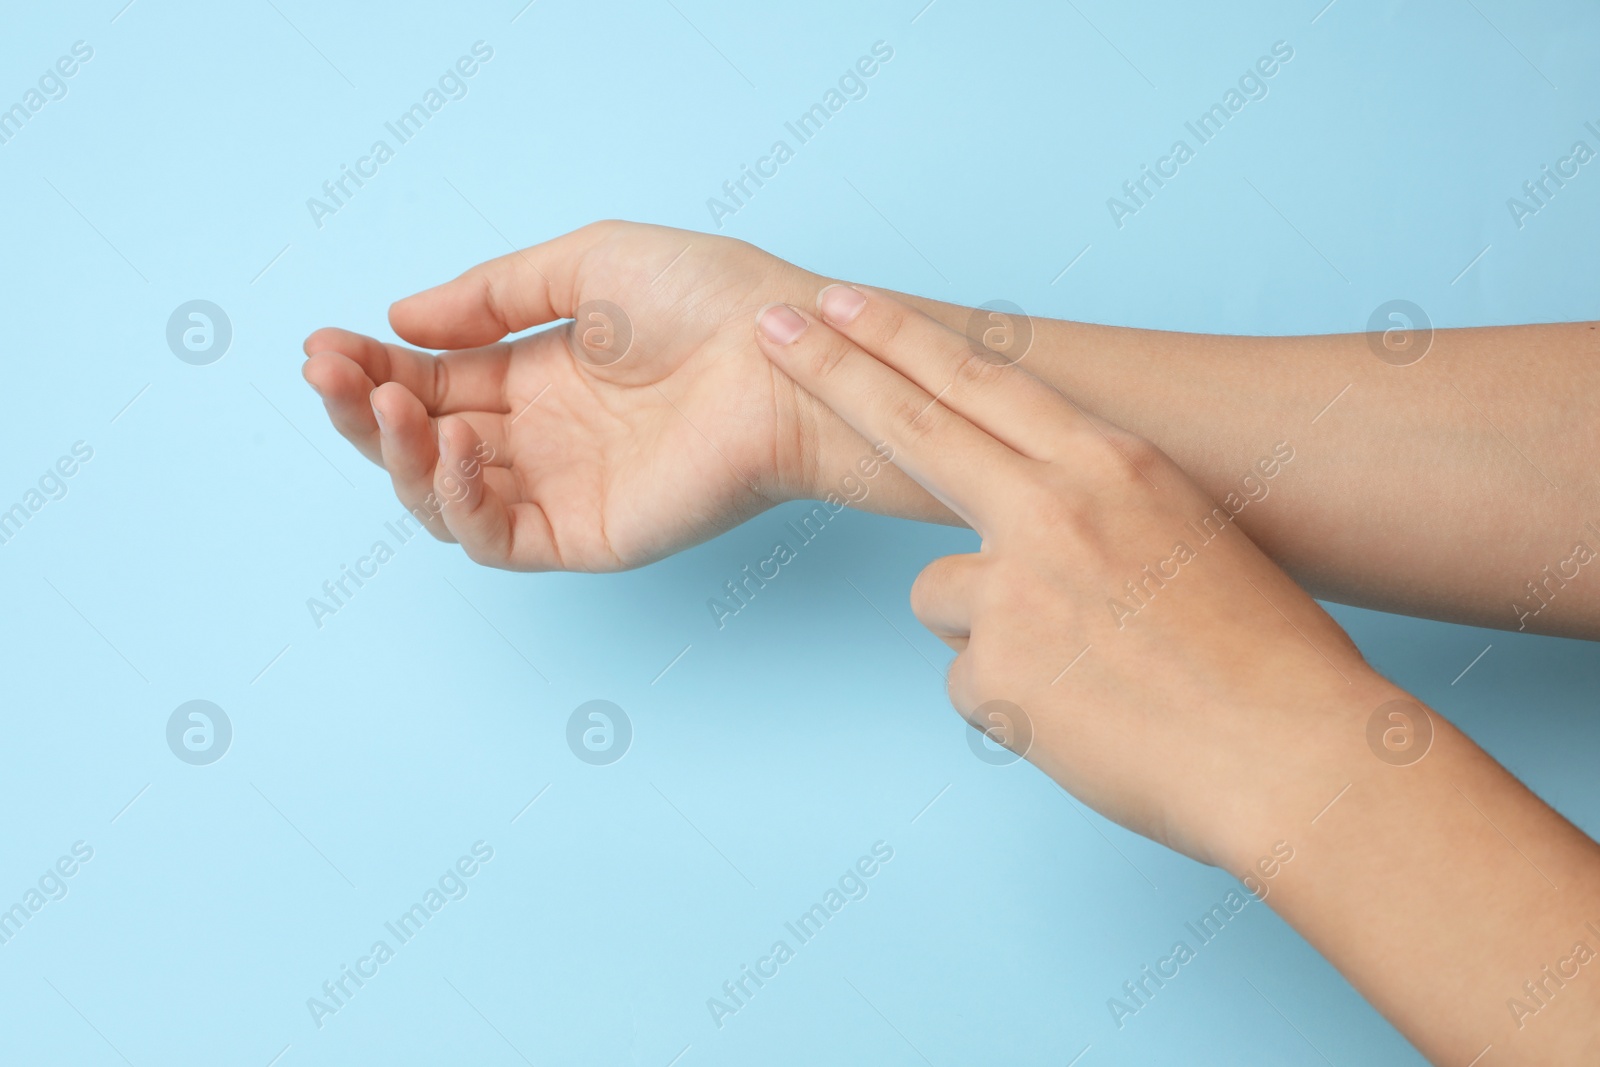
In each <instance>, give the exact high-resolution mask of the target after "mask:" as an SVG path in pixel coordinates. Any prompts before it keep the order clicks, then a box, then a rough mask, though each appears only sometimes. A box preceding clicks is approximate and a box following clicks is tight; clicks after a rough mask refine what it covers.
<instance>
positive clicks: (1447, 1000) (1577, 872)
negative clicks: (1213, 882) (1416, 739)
mask: <svg viewBox="0 0 1600 1067" xmlns="http://www.w3.org/2000/svg"><path fill="white" fill-rule="evenodd" d="M1355 717H1356V718H1357V719H1359V718H1360V717H1361V715H1360V709H1357V711H1356V715H1355ZM1431 721H1432V723H1433V726H1434V731H1435V736H1434V737H1433V741H1432V745H1431V747H1430V748H1429V750H1428V751H1427V754H1426V755H1425V756H1424V757H1423V758H1422V759H1421V760H1420V761H1419V762H1416V763H1414V764H1412V765H1409V766H1394V765H1390V764H1387V763H1384V762H1381V761H1379V760H1376V759H1373V758H1372V757H1371V756H1370V755H1368V753H1367V752H1365V751H1361V750H1360V749H1361V746H1360V744H1359V742H1354V743H1352V745H1350V746H1349V747H1350V749H1351V751H1349V752H1347V753H1345V754H1344V755H1343V757H1342V758H1340V759H1336V760H1333V761H1330V762H1329V764H1328V765H1327V766H1326V767H1324V768H1323V769H1322V770H1321V771H1320V772H1318V773H1312V774H1308V775H1306V776H1305V779H1304V780H1302V781H1301V782H1299V783H1297V784H1296V786H1295V787H1294V790H1293V793H1294V795H1293V796H1292V797H1290V798H1286V803H1285V804H1284V806H1283V808H1282V809H1281V811H1282V815H1283V818H1282V829H1281V831H1279V832H1278V833H1277V834H1276V835H1275V840H1274V841H1273V842H1265V841H1264V842H1260V843H1256V844H1253V845H1244V844H1242V843H1241V844H1239V845H1238V846H1237V847H1236V849H1235V858H1234V860H1233V861H1232V862H1230V864H1229V866H1230V867H1232V868H1234V873H1235V874H1237V875H1239V876H1240V877H1241V878H1247V879H1251V881H1249V882H1247V884H1248V885H1249V886H1250V887H1251V888H1252V889H1255V890H1257V891H1258V892H1260V893H1263V894H1264V895H1265V899H1266V902H1267V903H1268V904H1269V905H1270V906H1271V907H1272V908H1273V909H1274V910H1276V911H1277V912H1278V913H1279V914H1280V915H1282V916H1283V917H1284V919H1285V920H1287V921H1288V922H1289V923H1290V925H1292V926H1294V927H1295V929H1296V930H1298V931H1299V932H1300V934H1301V935H1302V936H1303V937H1305V938H1306V940H1307V941H1309V942H1310V943H1311V944H1312V945H1313V946H1315V947H1316V948H1317V949H1318V951H1320V952H1321V953H1322V954H1323V955H1324V956H1326V957H1327V958H1328V960H1329V961H1330V962H1331V963H1333V965H1334V966H1335V967H1337V968H1338V969H1339V971H1340V972H1341V973H1342V974H1344V976H1345V977H1346V978H1347V979H1348V980H1349V981H1350V983H1351V984H1352V985H1353V986H1355V987H1356V989H1358V990H1359V991H1360V992H1361V993H1362V995H1363V996H1365V997H1366V998H1367V1000H1368V1001H1370V1002H1371V1003H1372V1004H1373V1005H1374V1006H1375V1007H1376V1008H1377V1009H1378V1010H1379V1011H1381V1012H1382V1013H1383V1014H1384V1015H1385V1016H1387V1017H1388V1018H1389V1020H1390V1021H1391V1022H1393V1023H1394V1025H1395V1027H1396V1028H1397V1029H1399V1030H1400V1031H1401V1032H1402V1033H1403V1034H1405V1035H1406V1036H1407V1038H1408V1039H1410V1040H1411V1041H1412V1043H1413V1044H1415V1045H1416V1046H1417V1047H1418V1048H1419V1049H1421V1050H1422V1051H1423V1053H1424V1054H1426V1055H1427V1056H1428V1057H1429V1058H1430V1059H1431V1060H1432V1061H1433V1062H1435V1063H1449V1064H1457V1065H1460V1067H1465V1065H1466V1064H1469V1063H1477V1062H1479V1061H1478V1060H1477V1059H1476V1058H1477V1057H1479V1055H1480V1054H1481V1053H1482V1052H1483V1051H1484V1049H1485V1048H1486V1047H1488V1046H1491V1045H1492V1046H1493V1052H1492V1053H1491V1054H1490V1056H1489V1057H1485V1058H1484V1060H1483V1061H1482V1062H1483V1063H1496V1064H1568V1063H1592V1062H1596V1061H1597V1058H1600V955H1597V953H1600V848H1597V847H1596V845H1595V844H1594V842H1592V841H1590V840H1589V839H1588V838H1586V837H1585V836H1584V835H1583V834H1582V833H1581V832H1579V831H1578V830H1577V829H1576V828H1574V827H1573V826H1572V825H1571V824H1570V823H1568V822H1567V821H1566V820H1565V819H1563V818H1562V817H1561V816H1560V815H1558V814H1557V813H1556V812H1554V811H1552V810H1551V809H1550V808H1549V807H1547V806H1546V805H1545V804H1544V803H1543V802H1542V801H1540V800H1539V799H1538V798H1537V797H1535V796H1534V795H1533V794H1532V793H1530V792H1529V791H1528V790H1527V789H1526V788H1525V787H1523V786H1522V785H1521V783H1519V782H1518V781H1516V779H1515V778H1513V777H1512V776H1511V775H1510V774H1509V773H1507V772H1506V771H1505V770H1504V769H1503V768H1502V767H1500V766H1499V765H1498V764H1496V763H1495V762H1494V761H1493V760H1492V759H1490V758H1489V757H1488V756H1487V755H1486V754H1485V753H1484V752H1483V751H1482V750H1481V749H1479V748H1478V747H1477V746H1476V745H1474V744H1473V743H1472V742H1471V741H1469V740H1468V739H1467V738H1465V737H1464V736H1462V735H1461V734H1460V733H1459V732H1457V731H1456V730H1454V729H1453V728H1452V727H1450V726H1449V724H1448V723H1446V722H1445V721H1444V720H1443V719H1441V718H1439V717H1438V716H1432V719H1431ZM1314 794H1315V795H1314ZM1330 801H1331V803H1329V802H1330ZM1324 804H1326V805H1327V806H1326V807H1323V805H1324ZM1319 809H1321V810H1319ZM1313 817H1314V818H1315V820H1316V821H1315V822H1310V821H1309V820H1310V819H1312V818H1313ZM1277 840H1282V841H1285V842H1287V843H1288V847H1291V848H1292V849H1293V858H1292V860H1290V861H1289V862H1287V863H1282V864H1281V865H1277V866H1276V867H1275V868H1272V873H1273V876H1272V877H1265V876H1264V874H1265V872H1264V871H1263V870H1262V869H1258V868H1257V867H1256V866H1255V865H1256V863H1258V862H1259V861H1258V860H1257V858H1256V856H1255V855H1254V854H1255V853H1256V852H1261V853H1266V852H1267V849H1268V847H1269V845H1271V844H1275V843H1276V842H1277Z"/></svg>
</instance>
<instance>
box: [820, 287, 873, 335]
mask: <svg viewBox="0 0 1600 1067" xmlns="http://www.w3.org/2000/svg"><path fill="white" fill-rule="evenodd" d="M866 306H867V298H866V296H865V295H863V294H862V292H861V290H859V289H853V288H851V287H850V286H848V285H830V286H828V287H827V288H826V289H824V290H822V292H821V293H819V294H817V307H818V308H820V309H821V310H822V317H823V318H825V319H827V320H828V321H829V322H832V323H836V324H837V325H840V326H848V325H850V324H851V323H852V322H854V321H855V320H856V316H857V315H859V314H861V309H862V308H864V307H866Z"/></svg>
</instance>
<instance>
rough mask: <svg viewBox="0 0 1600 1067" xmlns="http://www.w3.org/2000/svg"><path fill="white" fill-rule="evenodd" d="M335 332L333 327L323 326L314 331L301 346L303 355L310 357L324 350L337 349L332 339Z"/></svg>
mask: <svg viewBox="0 0 1600 1067" xmlns="http://www.w3.org/2000/svg"><path fill="white" fill-rule="evenodd" d="M333 332H334V328H333V327H332V326H323V327H320V328H318V329H315V330H312V331H311V332H310V333H309V334H307V335H306V339H305V340H304V341H302V342H301V344H300V351H301V353H302V354H303V355H306V356H308V357H309V356H312V355H315V354H316V353H317V352H319V351H321V350H323V349H326V348H333V347H335V346H334V344H333V343H332V338H331V337H330V335H331V334H332V333H333Z"/></svg>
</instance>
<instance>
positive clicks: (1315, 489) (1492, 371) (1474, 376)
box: [913, 299, 1600, 638]
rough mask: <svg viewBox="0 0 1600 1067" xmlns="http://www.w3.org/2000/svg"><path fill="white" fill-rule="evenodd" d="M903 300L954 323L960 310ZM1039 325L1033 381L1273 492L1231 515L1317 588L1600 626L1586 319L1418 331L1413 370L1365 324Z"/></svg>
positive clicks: (1554, 627)
mask: <svg viewBox="0 0 1600 1067" xmlns="http://www.w3.org/2000/svg"><path fill="white" fill-rule="evenodd" d="M913 303H915V304H916V305H917V306H918V307H919V308H921V309H922V310H923V311H925V312H926V313H928V314H930V315H932V316H933V317H935V318H937V319H938V320H939V321H941V322H943V323H944V324H945V325H946V326H949V327H951V328H953V329H956V330H966V329H967V327H968V323H969V321H970V319H971V314H972V313H971V311H970V309H968V308H964V307H958V306H955V305H951V304H940V303H938V302H935V301H928V300H920V299H913ZM1033 327H1034V329H1035V331H1036V336H1035V340H1034V342H1033V346H1032V350H1031V351H1030V352H1029V353H1028V355H1027V356H1026V357H1025V358H1026V366H1027V368H1028V369H1029V370H1030V371H1031V372H1033V373H1034V374H1035V375H1037V376H1038V377H1040V378H1043V379H1044V380H1045V381H1048V382H1049V383H1050V384H1052V385H1054V386H1055V387H1057V388H1058V389H1060V390H1061V391H1062V392H1064V393H1065V394H1066V395H1068V396H1070V397H1072V398H1073V399H1074V400H1076V401H1077V402H1079V403H1080V404H1082V405H1083V406H1084V407H1086V408H1088V409H1089V410H1091V411H1094V412H1096V413H1097V414H1099V415H1101V416H1103V417H1104V418H1106V419H1108V420H1109V421H1111V422H1113V423H1115V424H1117V425H1119V426H1122V427H1125V428H1126V429H1128V430H1130V431H1132V432H1134V433H1137V434H1139V435H1140V436H1142V437H1144V438H1146V439H1148V440H1150V441H1152V442H1154V443H1155V444H1156V445H1157V446H1159V447H1160V448H1161V450H1162V451H1164V452H1165V453H1166V454H1167V455H1169V456H1171V457H1172V458H1173V459H1174V460H1175V461H1176V462H1177V463H1178V465H1179V466H1181V467H1182V468H1183V469H1184V470H1186V471H1188V472H1189V473H1190V474H1191V475H1192V476H1193V477H1194V479H1195V481H1196V482H1198V483H1199V484H1200V486H1201V488H1203V489H1205V490H1206V491H1207V492H1209V493H1210V494H1211V495H1212V496H1213V497H1214V498H1215V499H1217V500H1219V501H1220V500H1223V499H1224V498H1225V497H1226V496H1227V495H1228V494H1229V493H1233V494H1235V496H1236V498H1237V499H1243V500H1247V501H1248V500H1249V495H1250V493H1251V492H1260V491H1261V489H1260V488H1256V486H1260V487H1262V488H1264V489H1265V490H1266V491H1267V492H1268V493H1269V495H1270V498H1271V499H1263V500H1261V501H1250V502H1249V503H1247V504H1246V505H1245V506H1244V508H1243V510H1242V511H1241V512H1240V513H1239V519H1238V521H1239V524H1240V526H1241V528H1243V529H1244V530H1245V531H1246V532H1247V533H1249V535H1250V537H1251V539H1252V540H1254V541H1255V542H1256V543H1257V544H1258V545H1260V546H1261V548H1262V549H1263V550H1264V551H1265V552H1266V553H1267V554H1268V555H1269V556H1271V557H1272V558H1273V559H1274V560H1276V561H1277V562H1278V563H1279V564H1280V565H1281V566H1283V567H1284V569H1285V570H1287V571H1288V572H1289V573H1290V574H1291V575H1292V576H1294V578H1295V579H1296V580H1297V581H1299V582H1300V583H1301V584H1302V585H1304V586H1306V587H1307V588H1308V589H1309V590H1310V591H1311V592H1312V593H1313V594H1315V595H1317V596H1319V597H1323V598H1325V599H1330V600H1336V601H1339V602H1342V603H1348V604H1358V605H1361V606H1364V607H1372V608H1378V609H1380V610H1383V611H1396V612H1401V613H1404V614H1409V615H1422V616H1426V617H1429V618H1437V619H1447V620H1450V621H1452V622H1464V623H1471V624H1473V625H1477V626H1492V627H1495V628H1498V629H1509V630H1516V629H1527V630H1529V631H1532V632H1539V633H1552V634H1562V635H1566V636H1573V637H1588V638H1595V637H1600V567H1593V568H1591V567H1590V566H1588V563H1590V562H1597V561H1600V466H1597V465H1596V459H1597V457H1600V330H1597V329H1596V324H1595V323H1561V324H1553V325H1541V326H1506V327H1488V328H1482V329H1462V330H1439V331H1437V332H1435V333H1433V335H1432V338H1431V341H1432V343H1431V347H1427V346H1426V342H1425V341H1423V340H1422V338H1421V335H1418V341H1417V343H1419V344H1422V345H1424V347H1425V351H1426V355H1425V356H1424V357H1423V358H1421V359H1420V360H1419V361H1418V362H1416V363H1414V364H1411V365H1409V366H1393V365H1391V364H1390V363H1386V362H1384V361H1383V360H1380V359H1379V358H1378V357H1377V356H1376V355H1375V354H1374V351H1373V347H1372V346H1373V344H1374V343H1378V344H1381V341H1379V340H1378V339H1377V338H1373V337H1369V336H1368V335H1366V334H1342V335H1333V336H1314V337H1221V336H1211V335H1204V334H1189V333H1166V332H1161V331H1157V330H1138V329H1126V328H1121V327H1113V326H1095V325H1089V324H1085V323H1075V322H1063V321H1059V320H1053V319H1039V320H1034V322H1033ZM1336 398H1337V399H1336ZM1330 405H1331V406H1330ZM1313 420H1315V421H1313ZM1280 442H1284V443H1287V445H1288V446H1289V447H1290V448H1292V449H1293V452H1294V460H1293V461H1292V462H1291V463H1290V464H1289V465H1288V466H1287V467H1286V468H1285V469H1284V471H1283V475H1282V476H1275V477H1274V478H1273V479H1272V480H1270V481H1268V480H1266V479H1263V478H1261V477H1260V475H1259V474H1258V473H1256V472H1255V470H1254V467H1255V464H1256V462H1257V461H1258V460H1260V459H1262V458H1263V457H1270V456H1271V455H1272V451H1273V448H1274V446H1275V445H1277V444H1279V443H1280ZM1251 475H1255V477H1254V481H1253V483H1252V484H1251V485H1250V486H1245V485H1244V484H1242V483H1243V482H1244V479H1246V478H1247V477H1250V476H1251ZM1580 545H1581V546H1583V547H1582V548H1581V549H1580V547H1579V546H1580Z"/></svg>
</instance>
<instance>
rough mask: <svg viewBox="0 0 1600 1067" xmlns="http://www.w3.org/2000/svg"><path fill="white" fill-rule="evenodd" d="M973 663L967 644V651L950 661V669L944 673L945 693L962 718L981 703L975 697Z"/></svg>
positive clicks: (970, 650) (970, 649) (969, 647)
mask: <svg viewBox="0 0 1600 1067" xmlns="http://www.w3.org/2000/svg"><path fill="white" fill-rule="evenodd" d="M973 664H974V657H973V653H972V648H971V646H970V645H969V646H968V647H967V651H965V652H963V653H961V654H960V655H959V656H957V657H956V658H955V659H953V660H951V661H950V669H949V670H948V671H947V672H946V673H945V695H946V696H947V697H948V698H949V700H950V705H951V706H952V707H954V708H955V709H956V711H957V712H958V713H960V715H961V717H962V718H966V717H967V716H969V715H971V714H972V712H973V710H974V709H975V708H977V706H978V705H979V704H981V703H982V701H981V700H979V699H977V688H976V678H975V677H974V668H973Z"/></svg>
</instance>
